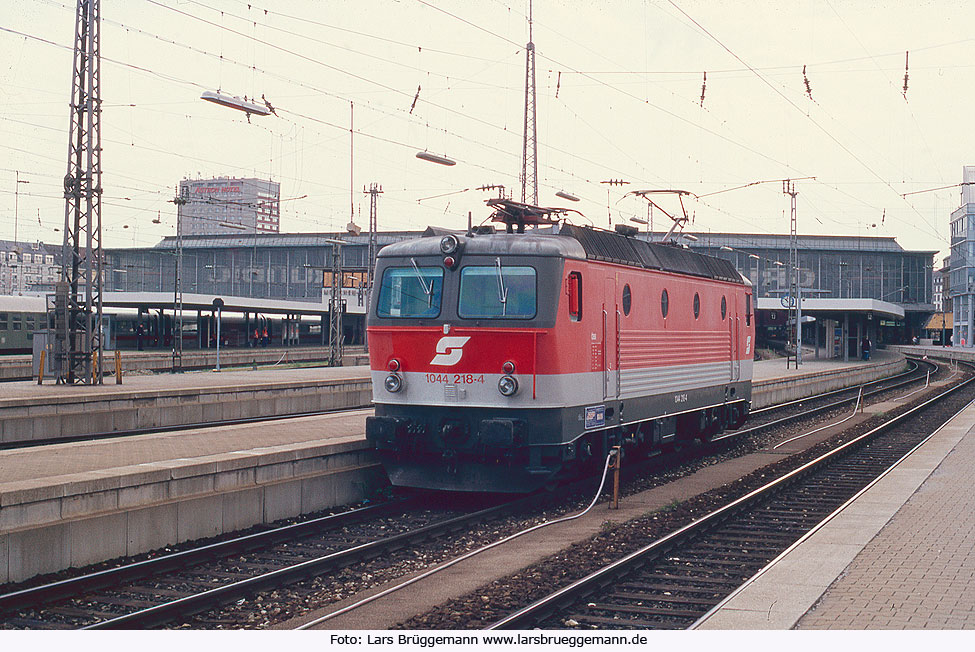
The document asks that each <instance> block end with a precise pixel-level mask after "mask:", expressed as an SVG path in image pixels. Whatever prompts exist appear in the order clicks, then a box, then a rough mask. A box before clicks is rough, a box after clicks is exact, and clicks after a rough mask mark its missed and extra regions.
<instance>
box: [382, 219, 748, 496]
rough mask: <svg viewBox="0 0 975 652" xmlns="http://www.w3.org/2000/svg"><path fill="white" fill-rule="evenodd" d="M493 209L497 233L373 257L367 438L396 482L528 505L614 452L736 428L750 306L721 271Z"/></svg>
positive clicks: (714, 261) (738, 278)
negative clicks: (525, 499)
mask: <svg viewBox="0 0 975 652" xmlns="http://www.w3.org/2000/svg"><path fill="white" fill-rule="evenodd" d="M493 203H494V205H495V206H496V207H497V208H498V213H497V214H496V215H497V216H498V217H496V219H497V220H501V221H505V222H506V223H507V225H508V229H507V231H508V232H507V233H489V234H488V233H483V232H480V231H479V232H478V233H471V232H470V231H469V232H468V234H467V236H466V237H465V236H463V235H460V236H458V235H454V234H448V235H444V236H442V237H424V238H420V239H418V240H412V241H408V242H402V243H398V244H394V245H390V246H387V247H385V248H384V249H382V250H381V251H380V253H379V257H378V263H377V267H376V278H377V280H379V283H378V284H377V286H376V291H375V292H373V297H372V303H371V305H370V307H369V314H368V317H367V329H368V333H369V356H370V365H371V372H372V380H373V400H374V403H375V406H376V413H375V416H373V417H369V418H368V419H367V421H366V437H367V439H368V440H369V441H370V442H371V443H372V444H373V445H374V446H375V448H376V450H377V452H378V455H379V456H380V458H381V460H382V462H383V464H384V466H385V468H386V470H387V472H388V474H389V478H390V480H391V482H392V483H393V485H396V486H405V487H416V488H426V489H442V490H454V491H485V492H528V491H533V490H535V489H538V488H540V487H542V486H544V485H546V484H548V483H550V482H552V481H554V480H556V479H558V478H560V477H562V476H567V475H572V474H576V473H580V472H583V471H584V470H586V469H587V467H595V466H597V465H600V464H601V463H602V460H603V459H604V457H605V454H606V452H607V451H608V450H609V448H610V447H612V446H615V445H622V446H623V447H624V450H627V451H632V452H637V453H651V452H653V451H654V450H656V449H659V448H661V447H663V446H666V445H668V444H671V443H673V442H677V441H680V440H690V439H694V438H703V439H710V438H713V437H715V436H716V435H717V434H718V433H720V432H722V431H724V430H726V429H728V428H736V427H738V426H740V425H741V424H742V423H743V422H744V420H745V418H746V416H747V414H748V409H749V405H750V401H751V377H752V346H753V342H754V332H755V329H754V325H753V321H752V319H753V316H752V301H751V299H752V294H751V287H750V284H749V283H748V281H747V280H745V279H744V278H743V277H742V275H741V274H740V273H739V272H738V271H737V270H735V268H734V266H733V265H732V264H731V263H730V262H728V261H725V260H722V259H718V258H712V257H709V256H703V255H700V254H696V253H693V252H691V251H689V250H687V249H684V248H681V247H677V246H674V245H670V244H657V243H648V242H646V241H644V240H641V239H638V238H636V237H634V235H635V233H634V232H633V231H632V230H631V231H630V232H628V233H616V232H611V231H604V230H599V229H594V228H590V227H579V226H575V225H571V224H568V223H566V222H562V223H558V222H556V221H555V220H548V221H550V222H555V223H552V224H551V225H550V227H549V228H545V229H542V228H538V229H532V230H530V231H529V232H528V233H524V232H523V231H524V225H525V224H526V223H529V224H531V223H534V224H535V225H538V224H539V223H540V222H542V223H544V222H545V221H547V220H546V217H545V216H546V215H549V213H541V214H539V213H537V212H536V211H537V209H534V207H526V206H525V205H523V204H517V203H516V202H510V201H505V200H493ZM515 226H517V229H516V228H514V227H515ZM516 230H517V231H518V232H517V233H515V232H513V231H516ZM623 230H624V231H626V229H625V228H624V229H623Z"/></svg>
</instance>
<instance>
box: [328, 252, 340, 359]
mask: <svg viewBox="0 0 975 652" xmlns="http://www.w3.org/2000/svg"><path fill="white" fill-rule="evenodd" d="M325 242H327V243H329V244H331V245H332V288H331V294H330V295H329V301H328V366H330V367H341V366H342V344H343V342H342V340H343V339H344V338H343V334H342V245H343V244H345V242H344V241H342V240H332V239H329V240H326V241H325Z"/></svg>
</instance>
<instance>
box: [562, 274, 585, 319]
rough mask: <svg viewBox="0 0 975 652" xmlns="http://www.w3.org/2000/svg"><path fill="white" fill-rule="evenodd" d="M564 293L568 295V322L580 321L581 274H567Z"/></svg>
mask: <svg viewBox="0 0 975 652" xmlns="http://www.w3.org/2000/svg"><path fill="white" fill-rule="evenodd" d="M565 293H566V294H567V295H569V320H570V321H582V274H581V273H580V272H569V276H568V278H566V280H565Z"/></svg>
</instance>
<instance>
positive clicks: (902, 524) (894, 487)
mask: <svg viewBox="0 0 975 652" xmlns="http://www.w3.org/2000/svg"><path fill="white" fill-rule="evenodd" d="M973 483H975V404H973V405H969V406H968V408H966V409H965V410H964V411H963V412H962V413H961V414H959V415H958V416H957V417H955V419H953V420H952V421H951V422H949V423H948V424H947V425H946V426H945V427H944V428H942V429H941V430H940V431H939V432H938V433H937V434H935V435H934V436H933V437H932V438H931V439H929V440H928V441H927V442H926V443H924V444H923V445H922V446H921V447H920V448H919V449H917V450H916V451H914V452H913V453H912V454H911V455H910V456H909V457H908V458H907V459H905V460H904V461H903V462H901V464H899V465H898V466H897V467H895V468H894V469H893V470H892V471H891V472H889V473H888V474H886V475H885V476H884V477H883V478H881V479H880V480H879V481H877V482H876V483H874V484H872V485H871V486H870V487H868V488H867V489H866V490H865V491H863V492H861V493H860V494H859V495H857V496H855V497H854V498H853V499H851V500H850V501H849V502H848V503H847V504H846V505H844V506H843V507H841V508H840V509H839V510H837V511H836V512H835V513H834V514H833V515H832V516H831V517H830V519H828V520H827V521H826V522H825V523H824V524H823V525H821V526H820V527H819V528H817V529H816V530H815V531H814V532H812V533H810V534H809V535H807V536H806V537H804V538H803V539H802V540H800V542H798V543H797V545H795V546H793V547H792V548H791V549H790V550H788V551H786V553H784V554H783V555H781V556H780V557H779V558H778V559H776V560H774V561H773V562H772V563H771V564H769V565H768V566H767V567H766V568H765V569H763V570H762V571H761V572H760V573H759V574H757V575H756V576H755V577H754V578H752V580H751V581H749V582H748V583H747V584H746V585H745V586H744V587H742V588H741V589H740V590H738V591H737V592H736V593H735V594H733V595H732V596H730V597H729V599H728V600H726V601H725V602H724V603H722V604H720V605H718V607H717V608H716V609H714V610H712V612H711V613H709V614H707V615H706V616H705V617H704V618H702V619H701V620H700V621H699V622H698V623H697V624H696V626H695V628H696V629H707V630H710V629H718V630H728V629H735V630H744V629H747V630H759V629H762V630H768V629H774V630H784V629H802V630H813V629H834V630H835V629H842V630H863V629H869V630H906V629H911V630H956V629H966V630H968V629H975V547H973V545H972V542H973V541H975V494H973V492H972V491H971V488H972V486H973Z"/></svg>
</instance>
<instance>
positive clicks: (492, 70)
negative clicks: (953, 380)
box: [0, 0, 975, 253]
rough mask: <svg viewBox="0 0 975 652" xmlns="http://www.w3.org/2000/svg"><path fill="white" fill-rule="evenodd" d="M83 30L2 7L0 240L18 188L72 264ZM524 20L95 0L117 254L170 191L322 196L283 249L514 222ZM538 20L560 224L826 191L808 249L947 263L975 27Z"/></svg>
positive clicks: (947, 19)
mask: <svg viewBox="0 0 975 652" xmlns="http://www.w3.org/2000/svg"><path fill="white" fill-rule="evenodd" d="M248 4H249V5H250V8H248ZM74 6H75V4H74V0H63V2H62V1H57V0H2V3H0V238H4V239H10V238H12V237H13V233H14V225H13V223H14V214H15V211H14V203H15V201H14V200H15V188H16V187H18V186H17V184H16V183H15V171H20V178H21V180H24V181H28V182H29V183H27V184H20V185H19V190H20V196H19V209H18V210H17V216H18V220H17V221H18V236H19V238H20V239H22V240H28V239H41V240H44V241H46V242H51V243H59V242H60V241H61V237H62V236H61V233H60V232H55V229H56V228H57V229H60V228H62V223H63V220H64V200H63V197H62V194H61V188H62V178H63V176H64V173H65V170H66V155H67V125H68V108H67V103H68V100H69V97H70V84H71V52H70V48H71V46H72V43H73V30H74ZM265 9H267V12H265ZM526 14H527V1H524V0H523V1H519V2H501V1H499V0H452V1H446V0H425V1H420V0H401V1H399V2H396V1H393V0H381V1H379V0H320V1H318V2H312V1H303V0H294V1H288V2H282V1H280V0H279V1H277V2H271V0H254V1H252V2H250V3H248V2H246V1H243V0H241V1H237V0H199V1H195V0H142V1H139V2H135V1H133V0H102V17H103V23H102V44H101V45H102V57H103V60H102V99H103V103H104V112H103V127H102V139H103V147H104V153H103V167H104V180H103V181H104V189H105V196H104V208H103V228H104V243H105V245H106V246H111V247H118V246H128V245H136V246H151V245H153V244H155V243H156V242H157V241H158V240H159V238H161V237H162V236H165V235H171V234H173V233H174V232H175V209H174V206H173V204H172V203H171V202H170V200H171V199H172V196H173V194H174V187H175V186H176V184H177V183H178V182H179V180H180V179H181V178H183V177H196V176H198V175H199V176H203V177H209V176H219V175H231V176H259V177H267V176H268V175H270V176H271V177H272V178H273V179H274V180H276V181H279V182H280V183H281V195H282V198H285V199H287V198H292V197H299V196H304V195H307V197H305V198H304V199H296V200H293V201H285V202H284V203H283V204H282V217H281V229H282V231H287V232H296V231H330V230H342V229H344V227H345V224H346V223H347V222H348V220H349V217H350V212H351V211H352V210H353V208H354V211H355V213H356V217H355V220H356V222H357V223H359V224H360V225H363V226H365V225H367V224H368V209H369V206H368V199H367V197H366V196H365V195H363V192H362V191H363V187H364V186H367V185H368V184H369V183H371V182H377V183H379V184H381V185H382V187H383V190H384V194H383V195H382V196H381V198H380V203H379V223H380V228H381V229H419V228H423V227H425V226H427V225H428V224H437V225H442V226H449V227H455V228H461V227H463V226H465V225H466V223H467V213H468V211H472V212H473V216H474V221H475V223H477V222H480V221H482V220H483V219H484V218H485V217H487V215H488V212H487V210H486V208H485V207H484V206H483V201H484V200H485V199H487V198H488V197H492V196H494V194H493V193H487V192H482V191H478V190H476V189H475V188H476V187H477V186H481V185H485V184H504V185H505V186H507V187H508V188H509V189H511V191H512V193H513V195H514V198H515V199H519V198H520V186H519V182H518V175H519V172H520V169H521V149H522V120H523V100H524V78H525V69H524V66H525V53H524V44H525V43H526V42H527V40H528V30H527V19H526V16H525V15H526ZM534 18H535V23H534V43H535V46H536V50H537V60H536V61H537V63H536V66H537V88H538V99H537V105H538V117H537V122H538V142H539V154H538V159H539V203H540V204H543V205H562V206H565V205H568V204H567V202H565V201H564V200H560V199H558V198H556V197H555V195H554V193H555V192H556V191H558V190H565V191H567V192H570V193H572V194H574V195H576V196H578V197H581V198H582V201H581V202H579V203H578V204H571V205H570V207H571V208H575V209H578V210H581V211H582V212H583V213H584V214H585V215H586V217H587V218H588V219H589V220H591V221H592V222H593V223H595V224H596V225H598V226H606V225H607V188H608V187H609V186H607V185H606V184H601V183H600V181H605V180H609V179H624V180H627V181H630V182H631V183H630V185H628V186H624V187H623V188H622V189H621V188H619V187H612V188H611V190H612V192H611V196H610V197H609V203H610V204H611V207H612V211H613V215H614V220H619V219H627V218H628V217H630V216H633V215H640V216H644V217H645V216H646V212H647V209H646V204H645V203H643V202H642V200H639V199H635V198H632V197H631V198H626V199H621V197H622V195H623V193H624V192H625V191H626V190H637V189H653V188H681V189H685V190H688V191H691V192H693V193H695V194H698V195H703V194H706V193H713V192H716V191H719V190H723V189H726V188H731V187H735V186H740V185H744V184H749V183H752V182H755V181H764V180H778V179H782V178H785V177H791V178H800V177H816V179H815V180H814V181H813V180H802V181H798V182H797V188H798V191H799V196H798V219H799V230H800V232H801V233H817V234H820V233H836V234H851V235H857V234H863V235H893V236H896V237H897V238H898V241H899V242H900V243H901V245H902V246H904V247H905V248H908V249H928V250H942V251H943V252H945V253H946V251H947V231H948V229H947V222H948V215H949V214H950V212H951V211H952V210H954V209H955V208H957V207H958V205H959V188H951V189H948V190H943V191H939V192H931V193H925V194H918V195H912V196H909V197H907V198H902V197H901V193H906V192H912V191H917V190H924V189H929V188H935V187H939V186H947V185H951V184H957V183H959V182H960V181H961V173H962V166H963V165H965V164H975V156H973V155H972V153H971V150H972V147H971V140H972V137H971V136H970V135H969V134H971V133H972V130H971V129H969V128H967V125H966V124H965V122H964V120H965V119H966V118H967V117H968V116H970V115H971V106H973V105H975V102H973V100H975V97H973V95H975V67H973V66H975V64H973V63H972V62H973V61H975V37H973V36H971V35H970V25H972V24H975V20H973V19H975V3H969V2H964V1H961V0H958V1H955V0H936V1H929V2H924V1H918V0H890V1H886V2H871V1H867V0H857V1H852V0H798V1H796V2H789V3H784V2H781V1H779V0H765V1H762V0H736V1H734V2H719V1H718V0H690V1H688V0H674V2H673V3H671V2H670V1H669V0H647V1H643V2H641V1H639V0H600V1H598V2H592V1H589V2H583V1H580V0H563V1H559V0H537V1H536V2H535V6H534ZM692 20H693V22H692ZM695 22H696V23H697V24H695ZM10 30H13V32H17V33H12V32H11V31H10ZM231 30H232V31H231ZM234 32H236V33H234ZM24 35H27V36H24ZM37 39H43V40H45V41H49V42H50V43H48V42H41V41H39V40H37ZM906 51H910V66H909V81H908V90H907V100H906V101H905V98H904V96H903V95H902V87H903V84H904V72H905V52H906ZM803 66H806V76H807V77H808V80H809V83H810V85H811V90H812V98H811V99H810V97H809V96H808V95H807V94H806V90H805V85H804V81H803V73H802V69H803ZM749 68H751V69H749ZM705 71H706V72H707V88H706V91H705V96H704V103H703V107H702V106H701V86H702V77H703V73H704V72H705ZM417 86H421V87H422V90H421V91H420V93H419V99H418V100H417V102H416V106H415V108H414V109H413V110H412V113H411V111H410V108H411V104H412V103H413V98H414V96H415V94H416V92H417ZM217 89H222V90H223V91H224V92H226V93H230V94H236V95H247V96H248V97H253V96H256V97H260V96H261V95H262V94H263V95H264V96H265V97H267V99H268V100H270V102H271V103H272V104H273V105H274V106H275V107H276V108H277V109H278V116H277V117H275V116H268V117H257V116H255V117H254V118H253V119H252V124H248V122H247V120H246V119H245V116H244V115H243V114H242V113H239V112H237V111H234V110H232V109H226V108H222V107H219V106H216V105H213V104H210V103H207V102H204V101H202V100H200V99H199V96H200V94H201V93H202V92H203V91H205V90H217ZM350 103H352V104H354V121H355V137H354V177H353V178H354V180H350V142H349V140H350V137H349V119H350ZM424 149H427V150H429V151H431V152H434V153H437V154H443V155H447V156H449V157H451V158H453V159H455V160H456V161H457V165H456V166H454V167H451V168H445V167H441V166H437V165H434V164H431V163H427V162H424V161H420V160H418V159H416V158H415V156H414V155H415V153H416V152H417V151H419V150H424ZM350 186H351V188H352V189H354V192H353V190H352V189H350ZM465 189H467V190H466V191H465ZM448 193H453V194H448ZM350 195H351V197H350ZM430 197H433V198H430ZM788 205H789V202H788V197H786V196H785V195H783V194H782V184H781V183H779V182H775V183H767V184H761V185H756V186H752V187H749V188H746V189H742V190H736V191H733V192H727V193H723V194H717V195H713V196H710V197H705V198H703V199H701V200H691V201H689V202H688V207H689V209H690V210H691V211H693V213H694V216H695V219H694V224H692V225H691V226H689V229H690V230H698V231H708V230H710V231H739V232H750V233H788V229H789V222H788ZM668 208H669V209H676V205H673V206H668ZM157 214H159V215H161V221H162V223H161V224H153V223H152V220H153V219H154V218H156V217H157ZM655 219H656V220H661V219H662V218H660V217H659V214H658V217H657V218H655ZM579 221H582V222H583V223H585V222H586V220H584V219H580V220H579ZM655 226H663V225H662V223H661V222H657V221H655Z"/></svg>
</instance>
